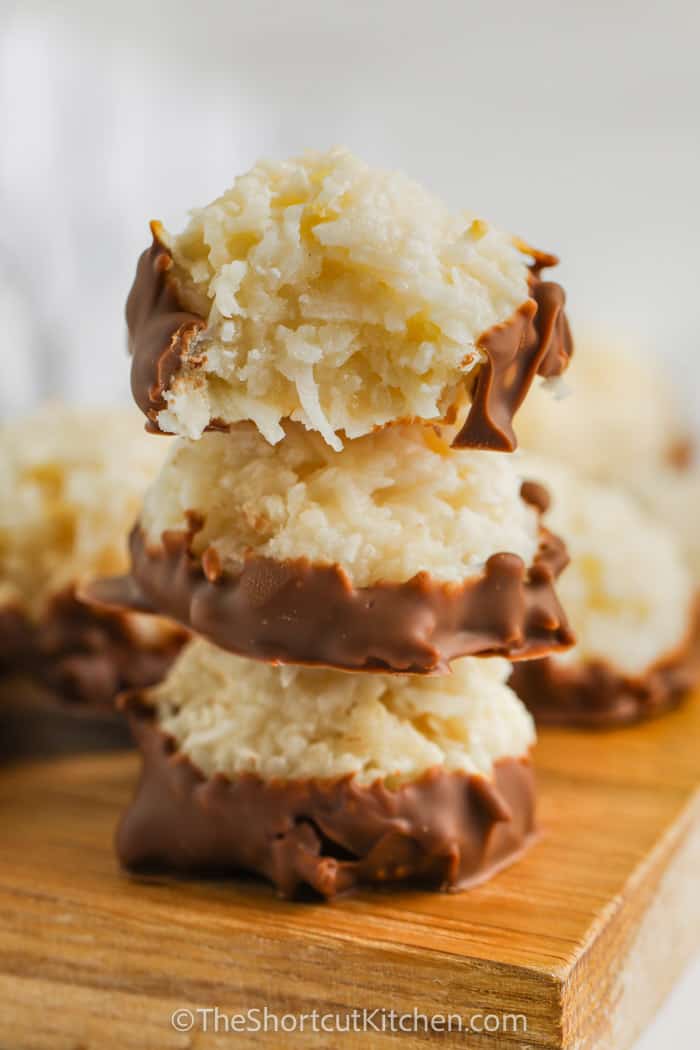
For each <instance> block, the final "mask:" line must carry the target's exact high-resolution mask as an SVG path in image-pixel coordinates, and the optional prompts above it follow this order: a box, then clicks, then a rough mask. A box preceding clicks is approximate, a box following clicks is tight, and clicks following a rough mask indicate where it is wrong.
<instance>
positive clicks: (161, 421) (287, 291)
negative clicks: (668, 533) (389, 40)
mask: <svg viewBox="0 0 700 1050" xmlns="http://www.w3.org/2000/svg"><path fill="white" fill-rule="evenodd" d="M152 230H153V235H154V239H153V245H152V247H151V248H150V249H148V250H147V251H146V252H144V254H143V256H142V257H141V260H140V261H139V264H138V268H137V274H136V279H135V282H134V286H133V288H132V291H131V293H130V295H129V300H128V304H127V322H128V326H129V336H130V347H131V351H132V357H133V360H132V388H133V392H134V395H135V399H136V401H137V403H138V404H139V405H140V407H141V408H142V410H143V411H144V413H145V414H146V416H147V419H148V425H149V427H150V429H152V430H161V431H164V432H166V433H173V434H177V435H178V436H179V440H178V441H177V442H176V443H175V444H174V446H173V448H172V450H171V452H170V454H169V456H168V459H167V462H166V464H165V466H164V467H163V469H162V471H161V473H160V475H159V477H158V479H157V480H156V481H155V482H154V483H153V484H152V486H151V487H150V489H149V491H148V493H147V496H146V499H145V503H144V509H143V513H142V515H141V517H140V519H139V521H138V523H137V525H136V526H135V528H134V530H133V532H132V535H131V565H130V570H129V572H128V573H127V574H123V575H122V576H120V577H115V578H112V579H109V580H104V581H101V582H98V583H97V584H94V585H93V586H92V587H91V589H90V593H91V596H92V598H93V600H95V601H97V602H102V603H104V604H105V605H107V606H109V605H117V606H119V605H121V606H123V607H127V608H132V609H134V610H139V611H142V612H153V613H156V614H162V615H167V616H169V617H170V618H172V619H173V620H175V621H177V622H179V623H180V624H182V625H184V626H185V627H187V628H188V629H191V630H192V631H193V632H194V633H195V634H197V635H199V636H200V637H198V638H197V639H196V640H194V641H192V642H191V643H190V644H189V645H188V646H187V647H186V648H185V650H184V651H183V653H182V654H181V656H180V657H179V659H178V660H177V661H176V663H175V664H174V665H173V667H172V669H171V671H170V673H169V674H168V676H167V677H166V679H165V680H164V681H163V682H162V683H160V684H159V685H158V686H156V687H154V688H151V689H147V690H140V691H135V692H132V693H131V694H130V695H128V696H126V697H125V698H124V700H123V704H124V706H125V708H126V710H127V711H128V712H129V714H130V717H131V720H132V724H133V727H134V730H135V732H136V735H137V738H138V740H139V743H140V746H141V749H142V752H143V756H144V773H143V776H142V779H141V783H140V786H139V788H138V790H137V795H136V798H135V800H134V802H133V804H132V807H131V809H130V810H129V811H128V812H127V814H126V816H125V818H124V820H123V822H122V825H121V828H120V831H119V835H118V849H119V855H120V857H121V859H122V861H123V862H124V863H125V864H126V865H128V866H129V867H132V868H138V867H141V866H144V865H149V866H150V865H165V866H167V867H171V868H176V869H186V870H189V871H192V870H197V869H207V868H215V869H217V870H219V871H221V870H222V869H223V870H229V871H236V870H241V869H245V870H250V871H254V872H258V873H260V874H263V875H264V876H266V877H267V878H268V879H270V880H271V881H272V882H273V883H274V884H275V885H276V886H277V888H278V889H279V891H280V892H282V893H284V894H287V895H291V894H294V893H296V892H297V891H298V890H300V889H302V888H303V887H306V888H309V887H310V888H311V889H312V890H314V891H316V892H318V893H320V894H321V895H323V896H325V897H329V896H333V895H334V894H336V893H338V892H342V891H345V890H347V889H350V888H352V887H354V886H355V885H357V884H359V883H376V882H382V883H387V882H388V883H396V882H401V881H404V880H407V879H411V880H417V881H419V882H422V883H427V884H429V885H432V886H436V887H439V888H458V887H461V886H466V885H469V884H472V883H474V882H476V881H479V880H481V879H483V878H485V877H487V876H488V875H489V874H490V873H492V872H493V871H494V870H496V869H497V868H499V867H502V866H503V865H504V864H506V863H508V862H509V861H510V860H512V859H514V858H515V857H516V856H517V855H518V854H519V853H520V852H521V851H522V850H523V849H524V848H525V846H526V845H527V844H528V843H529V841H530V840H531V838H532V836H533V831H534V827H535V824H534V792H533V784H532V776H531V770H530V765H529V749H530V746H531V744H532V742H533V729H532V722H531V718H530V716H529V715H528V713H527V712H526V710H525V709H524V707H523V706H522V704H521V702H520V701H519V700H518V699H517V697H516V696H515V694H514V693H513V692H512V690H511V689H510V687H509V686H508V684H507V678H508V675H509V673H510V668H509V664H508V663H507V660H508V659H512V660H522V659H531V658H533V657H538V656H545V655H547V654H549V653H551V652H555V651H559V650H563V649H565V648H567V647H568V646H569V645H571V643H572V641H573V636H572V634H571V632H570V630H569V627H568V624H567V621H566V618H565V615H564V612H563V611H562V609H561V607H560V605H559V602H558V599H557V597H556V594H555V582H556V578H557V577H558V575H559V573H560V572H561V571H562V569H563V568H564V567H565V565H566V561H567V556H566V552H565V549H564V547H563V544H562V543H561V541H560V540H559V539H558V538H557V537H556V536H554V535H552V534H551V533H550V532H549V531H548V530H547V529H546V528H545V526H544V524H543V523H542V521H541V507H542V502H543V499H542V494H541V492H540V491H539V490H538V488H537V486H533V485H527V486H522V484H521V478H520V475H519V473H518V468H517V465H516V464H515V463H514V461H513V457H510V456H503V455H499V454H498V453H502V452H504V451H511V450H512V449H513V448H514V446H515V435H514V433H513V428H512V420H513V416H514V414H515V412H516V410H517V409H518V408H519V407H520V404H521V402H522V401H523V399H524V398H525V396H526V394H527V392H528V389H529V387H530V385H531V383H532V381H533V380H534V378H535V376H536V375H540V376H543V377H545V378H553V377H555V376H557V375H559V374H560V373H561V372H562V371H563V370H564V369H565V368H566V365H567V364H568V360H569V357H570V355H571V351H572V346H571V338H570V335H569V329H568V325H567V322H566V318H565V316H564V313H563V304H564V294H563V292H562V290H561V289H560V288H559V286H558V285H556V284H554V283H552V282H548V281H544V280H543V279H542V277H541V270H542V269H543V268H545V267H547V266H551V265H553V264H554V262H555V261H556V260H555V259H554V258H553V257H551V256H546V255H542V254H539V253H536V252H532V251H531V250H530V249H528V248H527V247H526V246H524V245H522V244H521V243H519V242H516V241H515V240H514V239H513V238H511V237H509V236H507V235H505V234H503V233H500V232H499V231H497V230H495V229H493V228H492V227H491V226H489V225H488V224H487V223H485V222H484V221H483V220H481V219H478V218H476V217H475V216H473V215H467V214H464V213H461V214H451V213H450V212H449V211H448V210H447V209H446V208H445V207H444V206H443V205H442V203H441V202H439V201H437V200H436V199H434V198H433V197H432V196H431V195H430V194H428V193H427V192H426V191H425V190H423V189H422V188H421V187H420V186H417V185H415V184H414V183H412V182H410V181H409V180H408V179H406V178H404V177H403V176H401V175H397V174H390V173H385V172H381V171H375V170H373V169H370V168H368V167H367V166H366V165H364V164H362V163H361V162H360V161H358V160H356V159H355V158H354V157H352V156H351V155H350V154H348V153H347V152H345V151H343V150H334V151H332V152H330V153H328V154H309V155H307V156H305V157H303V158H301V159H298V160H292V161H289V162H285V163H281V164H268V163H265V164H260V165H258V166H257V167H256V168H254V169H253V170H252V171H251V172H250V173H248V174H247V175H245V176H243V177H242V178H239V179H237V180H236V182H235V183H234V186H233V188H232V189H231V190H230V191H228V192H227V193H226V194H224V195H223V196H222V197H221V198H220V199H219V200H217V201H215V202H214V203H212V204H210V205H209V206H208V207H206V208H204V209H202V210H200V211H198V212H195V213H194V215H193V217H192V220H191V222H190V224H189V226H188V227H187V228H186V230H185V231H184V232H183V233H182V234H180V235H179V236H177V237H170V236H168V235H167V234H166V233H165V231H164V230H163V229H162V227H161V226H160V225H159V224H153V225H152ZM447 428H450V430H449V432H450V439H449V440H447V439H446V436H445V435H446V434H447V432H448V431H447ZM152 440H154V441H155V440H157V439H156V438H153V439H152ZM500 657H502V658H505V659H501V658H500ZM451 663H452V666H451V667H450V664H451ZM280 665H281V666H280Z"/></svg>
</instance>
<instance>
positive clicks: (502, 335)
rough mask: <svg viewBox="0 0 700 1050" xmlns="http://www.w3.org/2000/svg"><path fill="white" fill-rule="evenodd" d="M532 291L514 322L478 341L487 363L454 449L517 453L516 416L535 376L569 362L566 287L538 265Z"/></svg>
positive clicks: (556, 370) (550, 374)
mask: <svg viewBox="0 0 700 1050" xmlns="http://www.w3.org/2000/svg"><path fill="white" fill-rule="evenodd" d="M551 260H554V262H556V261H557V260H556V259H554V257H553V256H552V257H547V259H546V261H545V262H543V263H542V264H541V265H545V266H551V265H553V262H552V261H551ZM530 295H531V298H530V299H528V300H527V301H526V302H525V303H523V305H522V306H520V307H519V308H518V309H517V310H516V312H515V314H514V315H513V316H512V317H511V318H510V319H509V320H508V321H505V322H503V323H502V324H497V325H494V326H493V327H492V328H490V329H489V330H488V332H486V333H485V334H484V335H483V336H481V338H480V339H479V341H478V346H479V348H480V349H481V350H483V351H485V353H486V362H485V363H484V364H483V365H482V366H481V368H480V369H479V372H478V374H477V377H476V382H475V386H474V389H473V391H472V403H471V407H470V409H469V414H468V416H467V419H466V422H465V424H464V426H463V427H462V429H461V430H460V432H459V433H458V434H457V437H456V438H455V439H454V441H453V447H454V448H483V449H491V450H492V451H494V452H512V451H513V450H514V449H515V448H517V444H518V442H517V438H516V436H515V432H514V430H513V417H514V415H515V413H516V412H517V410H518V409H519V408H520V406H521V404H522V403H523V401H524V400H525V397H526V395H527V392H528V390H529V389H530V387H531V386H532V383H533V380H534V379H535V376H537V375H540V376H543V377H545V378H547V379H549V378H553V377H554V376H559V375H561V374H562V372H564V371H565V369H566V367H567V365H568V363H569V359H570V358H571V356H572V354H573V351H574V344H573V340H572V338H571V331H570V329H569V322H568V320H567V318H566V314H565V313H564V303H565V302H566V296H565V294H564V289H563V288H562V287H561V286H560V285H558V284H555V283H554V282H553V281H543V280H541V278H540V276H539V270H538V268H537V265H536V267H535V268H534V269H533V271H532V273H531V277H530Z"/></svg>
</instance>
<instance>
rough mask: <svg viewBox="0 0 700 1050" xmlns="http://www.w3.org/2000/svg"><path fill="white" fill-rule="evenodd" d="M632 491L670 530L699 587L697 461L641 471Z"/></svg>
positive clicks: (699, 475) (699, 482)
mask: <svg viewBox="0 0 700 1050" xmlns="http://www.w3.org/2000/svg"><path fill="white" fill-rule="evenodd" d="M630 488H631V490H632V492H633V493H634V495H635V496H636V498H637V499H638V500H639V501H640V502H641V503H642V505H643V506H644V507H645V508H646V509H647V511H648V512H649V513H650V514H652V515H653V516H654V517H656V518H658V519H659V520H660V521H662V522H663V523H664V525H665V526H666V527H667V528H669V529H670V530H671V531H672V532H673V534H674V536H675V538H676V541H677V543H678V544H679V545H680V547H681V550H682V551H683V553H684V555H685V561H686V564H687V566H688V568H689V571H690V573H691V574H692V577H693V580H694V582H695V586H696V588H697V587H699V586H700V528H698V521H700V470H699V469H698V466H697V464H696V463H695V462H689V463H683V464H682V465H680V466H679V467H678V468H677V469H675V470H674V469H661V470H659V469H656V470H654V469H649V468H646V469H640V470H639V471H638V472H637V473H636V474H635V475H634V477H633V478H632V479H631V482H630Z"/></svg>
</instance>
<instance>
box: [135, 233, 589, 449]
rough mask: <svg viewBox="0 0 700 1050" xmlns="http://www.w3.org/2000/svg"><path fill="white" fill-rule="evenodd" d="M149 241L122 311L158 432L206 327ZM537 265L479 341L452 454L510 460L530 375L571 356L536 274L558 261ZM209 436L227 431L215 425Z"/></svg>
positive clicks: (550, 285)
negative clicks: (485, 452)
mask: <svg viewBox="0 0 700 1050" xmlns="http://www.w3.org/2000/svg"><path fill="white" fill-rule="evenodd" d="M151 233H152V234H153V241H152V244H151V246H150V248H148V249H146V251H145V252H143V254H142V255H141V257H140V259H139V261H138V265H137V268H136V276H135V278H134V283H133V285H132V286H131V291H130V292H129V296H128V299H127V303H126V322H127V327H128V330H129V350H130V352H131V355H132V365H131V390H132V393H133V395H134V399H135V401H136V404H137V405H138V406H139V408H140V409H141V411H142V412H143V413H144V414H145V415H146V417H147V419H148V421H149V423H148V425H149V428H150V429H152V430H155V431H158V430H159V427H158V413H159V412H161V411H162V410H163V409H164V408H165V407H166V402H165V399H164V396H163V395H164V393H165V391H167V390H168V388H169V386H170V383H171V382H172V380H173V378H174V376H175V375H176V373H177V372H178V370H179V368H180V364H181V362H182V359H183V357H184V356H185V355H186V354H187V353H188V351H189V348H190V346H191V345H192V341H193V340H194V339H195V338H196V337H197V335H198V334H199V333H200V332H201V331H203V330H204V328H206V320H205V318H203V317H201V316H200V315H199V314H196V313H193V312H192V311H191V310H189V309H188V308H187V307H186V306H185V304H184V302H183V293H182V282H181V280H180V278H179V276H178V275H177V273H176V272H175V265H174V262H173V257H172V253H171V251H170V249H169V248H168V247H167V246H166V245H165V243H164V242H163V238H162V227H161V225H160V223H157V222H152V223H151ZM526 250H527V252H528V253H529V254H532V255H533V256H534V258H535V262H534V264H533V266H532V268H531V274H530V296H531V298H530V299H528V300H526V302H525V303H523V304H522V305H521V306H520V307H519V308H518V309H517V310H516V311H515V313H514V314H513V316H512V317H511V318H510V319H509V320H507V321H504V322H503V323H501V324H497V325H494V326H493V327H492V328H490V329H489V330H488V331H487V332H485V333H484V334H483V335H482V336H481V337H480V339H479V340H478V346H479V348H480V349H481V350H483V351H484V353H485V354H486V361H485V362H484V363H483V364H482V366H481V368H480V369H479V372H478V375H477V378H476V382H475V386H474V390H473V392H472V404H471V407H470V410H469V414H468V416H467V419H466V422H465V424H464V426H463V427H462V429H461V430H460V432H459V433H458V435H457V437H456V438H455V440H454V442H453V444H454V447H455V448H483V449H493V450H494V451H501V452H512V451H513V450H514V449H515V448H516V447H517V440H516V437H515V434H514V432H513V427H512V420H513V416H514V414H515V412H516V411H517V409H518V408H519V407H520V405H521V404H522V402H523V400H524V399H525V396H526V395H527V392H528V390H529V389H530V386H531V384H532V381H533V380H534V378H535V376H536V375H541V376H545V377H551V376H557V375H561V373H562V372H563V371H564V370H565V369H566V366H567V365H568V362H569V358H570V357H571V355H572V353H573V342H572V339H571V332H570V330H569V325H568V321H567V319H566V315H565V313H564V303H565V295H564V291H563V289H562V288H561V287H560V286H559V285H558V284H555V283H554V282H552V281H542V279H541V278H540V270H541V269H542V268H544V267H548V266H554V265H555V264H556V263H557V261H558V260H557V258H556V256H553V255H545V254H543V253H539V252H533V251H532V250H531V249H529V248H527V249H526ZM208 429H210V430H221V429H226V427H225V424H222V422H221V421H220V420H212V421H211V422H210V425H209V428H208Z"/></svg>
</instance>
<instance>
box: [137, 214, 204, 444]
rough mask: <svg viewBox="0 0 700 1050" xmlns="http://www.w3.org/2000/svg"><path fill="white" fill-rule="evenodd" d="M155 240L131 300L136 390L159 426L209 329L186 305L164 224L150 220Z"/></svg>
mask: <svg viewBox="0 0 700 1050" xmlns="http://www.w3.org/2000/svg"><path fill="white" fill-rule="evenodd" d="M151 233H152V234H153V243H152V244H151V247H150V248H149V249H148V250H147V251H145V252H143V254H142V255H141V257H140V258H139V261H138V265H137V267H136V276H135V278H134V283H133V285H132V287H131V291H130V292H129V296H128V298H127V300H126V324H127V328H128V332H129V352H130V353H131V355H132V362H131V391H132V393H133V395H134V400H135V401H136V404H137V405H138V406H139V408H140V409H141V411H142V412H144V413H145V415H146V416H147V418H148V420H149V423H150V427H151V429H153V430H156V431H157V430H158V429H159V428H158V424H157V419H156V417H157V415H158V413H159V412H160V411H162V409H164V408H165V400H164V398H163V392H164V391H165V390H167V389H168V387H169V386H170V383H171V381H172V379H173V377H174V376H175V373H176V372H177V370H178V369H179V367H180V362H181V360H182V358H183V356H184V355H185V354H186V353H187V351H188V349H189V346H190V344H191V342H192V340H193V339H194V338H195V337H196V336H197V335H198V333H199V332H200V331H202V329H204V328H205V327H206V322H205V321H204V318H202V317H199V316H198V315H197V314H193V313H192V312H191V311H189V310H187V309H185V307H184V306H183V305H182V302H181V297H180V288H179V282H178V280H177V278H176V276H175V274H174V273H173V257H172V254H171V252H170V250H169V249H168V248H167V247H166V246H165V244H164V243H163V241H162V239H161V226H160V223H157V222H152V223H151Z"/></svg>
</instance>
